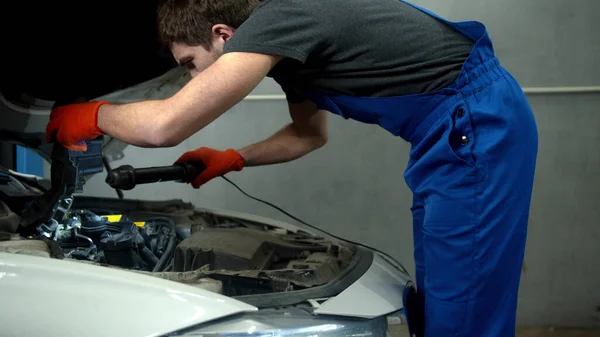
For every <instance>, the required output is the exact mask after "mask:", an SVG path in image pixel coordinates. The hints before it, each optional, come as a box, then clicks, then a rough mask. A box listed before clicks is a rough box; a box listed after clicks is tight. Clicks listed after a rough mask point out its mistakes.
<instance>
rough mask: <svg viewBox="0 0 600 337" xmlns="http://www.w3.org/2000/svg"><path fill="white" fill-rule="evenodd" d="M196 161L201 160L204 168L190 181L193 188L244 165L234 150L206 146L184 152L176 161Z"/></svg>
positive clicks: (239, 168)
mask: <svg viewBox="0 0 600 337" xmlns="http://www.w3.org/2000/svg"><path fill="white" fill-rule="evenodd" d="M198 161H201V162H203V163H204V166H206V169H205V170H204V171H203V172H202V173H201V174H200V175H199V176H197V177H196V178H194V179H193V180H192V181H191V184H192V186H193V187H194V188H200V186H202V185H204V184H205V183H206V182H208V181H209V180H211V179H213V178H216V177H220V176H222V175H225V174H227V173H229V172H231V171H241V170H242V168H243V167H244V158H242V156H241V155H240V154H239V153H238V152H237V151H236V150H233V149H228V150H225V151H219V150H214V149H210V148H207V147H201V148H199V149H197V150H194V151H188V152H186V153H184V154H183V155H182V156H181V157H180V158H179V159H177V161H176V163H181V162H185V163H188V162H198ZM188 183H189V181H188Z"/></svg>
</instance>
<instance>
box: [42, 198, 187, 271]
mask: <svg viewBox="0 0 600 337" xmlns="http://www.w3.org/2000/svg"><path fill="white" fill-rule="evenodd" d="M42 230H43V233H44V235H45V236H46V237H48V238H51V239H52V240H55V241H56V242H57V243H58V245H59V246H60V248H61V250H62V252H63V254H64V257H65V258H72V259H77V260H88V261H92V262H97V263H101V264H108V265H113V266H118V267H122V268H127V269H132V270H143V271H152V272H159V271H167V270H168V269H170V268H171V267H172V264H171V265H168V263H169V261H171V258H172V256H173V252H174V250H175V244H176V239H177V238H176V232H175V223H174V222H173V220H171V219H169V218H165V217H154V218H150V219H148V221H146V223H144V224H143V225H142V226H139V223H138V224H136V223H134V222H133V221H131V220H129V219H127V217H125V216H119V219H118V221H113V222H111V221H109V219H108V217H101V216H98V215H96V214H94V213H92V212H90V211H87V210H80V211H76V212H72V213H70V214H69V219H68V220H67V221H65V222H64V223H58V222H54V226H53V228H49V227H48V226H45V225H44V226H42Z"/></svg>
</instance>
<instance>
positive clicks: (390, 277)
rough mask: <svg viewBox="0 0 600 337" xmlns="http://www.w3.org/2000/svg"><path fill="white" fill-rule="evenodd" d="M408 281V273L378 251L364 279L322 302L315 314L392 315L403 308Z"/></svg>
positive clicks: (370, 316) (373, 316)
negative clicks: (405, 273)
mask: <svg viewBox="0 0 600 337" xmlns="http://www.w3.org/2000/svg"><path fill="white" fill-rule="evenodd" d="M407 284H408V279H407V278H406V276H405V275H403V274H402V273H400V272H399V271H398V270H396V269H395V268H393V267H392V266H391V264H390V263H389V262H387V261H386V260H384V259H383V258H382V257H381V256H379V255H378V254H376V255H375V258H374V260H373V264H372V265H371V267H370V268H369V270H368V271H367V272H366V273H365V274H364V275H363V276H362V277H361V278H360V279H358V280H357V281H356V282H354V283H353V284H352V285H351V286H350V287H348V288H346V290H344V291H343V292H341V293H340V294H339V295H337V296H335V297H332V298H331V299H328V300H327V301H325V302H324V303H323V304H321V305H320V306H319V307H318V308H317V309H316V310H315V314H317V315H338V316H352V317H360V318H375V317H379V316H383V315H388V314H390V313H393V312H396V311H400V310H401V309H402V308H403V299H402V295H403V292H404V288H405V287H406V286H407Z"/></svg>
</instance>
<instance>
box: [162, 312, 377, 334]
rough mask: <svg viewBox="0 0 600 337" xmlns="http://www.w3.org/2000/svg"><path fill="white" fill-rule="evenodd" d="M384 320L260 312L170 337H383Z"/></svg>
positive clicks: (205, 325)
mask: <svg viewBox="0 0 600 337" xmlns="http://www.w3.org/2000/svg"><path fill="white" fill-rule="evenodd" d="M386 332H387V320H386V318H385V317H381V318H377V319H371V320H366V319H352V318H346V317H322V316H313V315H311V314H310V313H308V312H307V311H304V310H302V309H299V308H289V309H281V310H260V311H258V312H253V313H247V314H242V315H239V316H234V317H231V318H225V319H222V320H219V321H215V322H212V323H206V324H203V325H201V326H196V327H193V328H191V329H187V330H185V331H181V332H179V333H175V334H171V335H170V336H202V337H254V336H256V337H277V336H293V337H385V336H386Z"/></svg>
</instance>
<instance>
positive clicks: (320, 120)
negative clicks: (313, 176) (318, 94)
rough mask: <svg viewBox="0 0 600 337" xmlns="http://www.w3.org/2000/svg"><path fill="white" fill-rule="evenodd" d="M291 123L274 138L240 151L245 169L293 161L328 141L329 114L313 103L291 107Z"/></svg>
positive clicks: (291, 105)
mask: <svg viewBox="0 0 600 337" xmlns="http://www.w3.org/2000/svg"><path fill="white" fill-rule="evenodd" d="M289 110H290V115H291V117H292V123H290V124H289V125H287V126H286V127H284V128H283V129H281V130H280V131H278V132H277V133H275V134H274V135H272V136H271V137H269V138H267V139H265V140H263V141H261V142H258V143H256V144H253V145H250V146H247V147H245V148H243V149H241V150H239V153H240V155H241V156H242V157H243V158H244V161H245V166H259V165H269V164H276V163H283V162H287V161H291V160H294V159H297V158H299V157H302V156H304V155H306V154H308V153H309V152H311V151H314V150H316V149H318V148H320V147H322V146H323V145H325V143H326V142H327V112H326V111H323V110H318V109H317V107H316V106H315V105H314V103H312V102H310V101H306V102H304V103H295V104H289Z"/></svg>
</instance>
